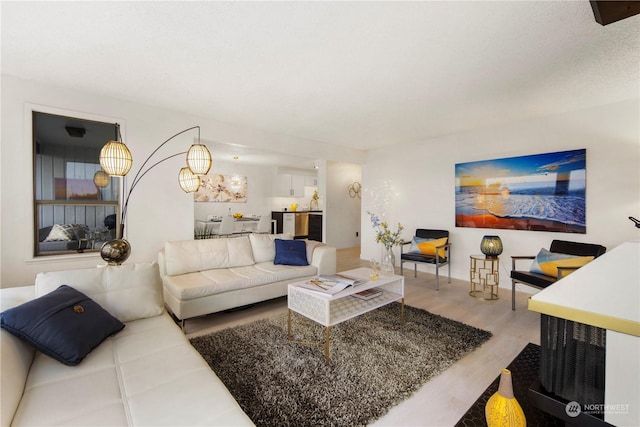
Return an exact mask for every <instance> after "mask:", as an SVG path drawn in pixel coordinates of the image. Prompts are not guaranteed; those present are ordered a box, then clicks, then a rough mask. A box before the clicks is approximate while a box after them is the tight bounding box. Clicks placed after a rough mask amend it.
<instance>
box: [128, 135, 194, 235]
mask: <svg viewBox="0 0 640 427" xmlns="http://www.w3.org/2000/svg"><path fill="white" fill-rule="evenodd" d="M193 129H198V143H199V142H200V126H193V127H190V128H188V129H185V130H182V131H180V132H178V133H176V134H175V135H172V136H171V137H169V138H167V139H166V140H165V141H164V142H162V143H161V144H160V145H158V147H156V149H155V150H153V151H152V152H151V154H149V156H148V157H147V158H146V159H145V161H144V162H143V163H142V166H140V169H138V172H137V173H136V175H135V176H134V177H133V181H132V182H131V187H129V191H128V192H127V193H126V197H123V199H124V205H123V206H122V214H121V216H120V233H119V237H118V238H120V239H121V238H123V237H124V226H125V220H126V218H127V209H128V206H129V199H130V198H131V193H132V192H133V189H134V188H136V186H137V185H138V183H139V182H140V180H141V179H142V177H144V176H145V175H146V174H147V173H148V172H149V171H150V170H151V169H153V168H154V167H156V166H158V165H159V164H160V163H162V162H164V161H166V160H169V159H171V158H173V157H177V156H180V155H182V154H186V153H187V151H183V152H181V153H176V154H173V155H171V156H168V157H165V158H164V159H162V160H159V161H157V162H155V163H154V164H152V165H151V166H149V167H147V168H146V169H145V166H146V165H147V163H149V161H150V160H151V158H152V157H153V156H154V154H156V153H157V152H158V150H160V149H161V148H162V147H163V146H164V145H165V144H167V143H168V142H169V141H171V140H172V139H173V138H175V137H177V136H179V135H182V134H183V133H185V132H189V131H190V130H193ZM118 132H119V129H118ZM122 194H123V196H124V195H125V189H124V185H123V189H122Z"/></svg>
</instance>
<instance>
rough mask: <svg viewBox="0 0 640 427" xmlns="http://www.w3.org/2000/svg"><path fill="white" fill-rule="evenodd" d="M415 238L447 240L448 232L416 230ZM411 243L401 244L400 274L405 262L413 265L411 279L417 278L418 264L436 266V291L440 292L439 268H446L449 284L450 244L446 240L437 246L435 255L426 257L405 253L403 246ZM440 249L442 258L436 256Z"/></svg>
mask: <svg viewBox="0 0 640 427" xmlns="http://www.w3.org/2000/svg"><path fill="white" fill-rule="evenodd" d="M415 237H421V238H424V239H441V238H443V237H446V238H447V239H448V238H449V232H448V231H447V230H432V229H426V228H418V229H416V233H415ZM410 244H411V242H402V244H401V245H400V274H401V275H403V274H404V269H403V264H404V263H405V262H412V263H413V277H418V263H425V264H433V265H435V266H436V291H437V290H440V283H439V277H440V271H439V270H440V267H443V266H445V265H446V266H447V269H448V273H449V274H448V283H451V243H449V241H448V240H447V243H446V244H444V245H442V246H438V247H437V248H436V254H435V255H426V254H418V253H405V252H404V246H405V245H410ZM440 249H442V250H444V257H441V256H439V255H438V253H439V252H440Z"/></svg>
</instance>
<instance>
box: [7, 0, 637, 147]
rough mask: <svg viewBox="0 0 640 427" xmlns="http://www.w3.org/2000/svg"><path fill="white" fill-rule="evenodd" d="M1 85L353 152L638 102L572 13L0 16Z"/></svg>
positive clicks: (109, 6) (548, 8) (71, 8)
mask: <svg viewBox="0 0 640 427" xmlns="http://www.w3.org/2000/svg"><path fill="white" fill-rule="evenodd" d="M1 8H2V9H1V12H2V72H3V73H4V74H9V75H14V76H19V77H22V78H26V79H30V80H36V81H40V82H44V83H48V84H55V85H60V86H68V87H70V88H74V89H77V90H81V91H87V92H93V93H97V94H100V95H106V96H111V97H115V98H120V99H125V100H131V101H135V102H140V103H144V104H148V105H152V106H158V107H164V108H169V109H172V110H177V111H183V112H187V113H191V114H195V115H198V116H204V117H210V118H212V119H216V120H219V121H222V122H227V123H232V124H237V125H241V126H246V127H250V128H254V129H260V130H266V131H271V132H277V133H281V134H286V135H290V136H295V137H301V138H306V139H310V140H316V141H323V142H326V143H329V144H336V145H344V146H349V147H352V148H357V149H367V148H373V147H380V146H389V145H393V144H397V143H405V142H416V141H422V140H426V139H429V138H432V137H436V136H440V135H446V134H451V133H456V132H464V131H469V130H473V129H477V128H482V127H487V126H491V125H496V124H500V123H504V122H510V121H517V120H522V119H526V118H529V117H535V116H544V115H549V114H556V113H561V112H565V111H572V110H577V109H581V108H587V107H591V106H595V105H603V104H607V103H612V102H617V101H620V100H624V99H629V98H638V96H639V81H640V16H634V17H631V18H628V19H625V20H623V21H619V22H617V23H614V24H611V25H607V26H605V27H603V26H601V25H599V24H597V23H596V22H595V20H594V17H593V12H592V10H591V7H590V5H589V2H588V1H586V0H585V1H563V2H558V1H549V2H543V1H534V2H522V1H517V2H257V3H253V2H252V3H249V2H38V3H31V2H6V1H3V2H2V3H1Z"/></svg>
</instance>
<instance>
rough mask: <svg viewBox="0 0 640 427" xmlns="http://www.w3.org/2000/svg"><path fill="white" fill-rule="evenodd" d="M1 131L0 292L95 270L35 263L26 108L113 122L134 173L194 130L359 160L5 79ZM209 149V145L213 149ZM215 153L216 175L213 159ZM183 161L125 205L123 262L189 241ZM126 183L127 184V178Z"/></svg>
mask: <svg viewBox="0 0 640 427" xmlns="http://www.w3.org/2000/svg"><path fill="white" fill-rule="evenodd" d="M1 86H2V93H1V99H2V101H1V102H2V104H1V106H2V111H1V119H2V130H1V137H2V140H1V145H0V161H1V168H0V179H1V182H0V185H1V188H0V189H1V191H0V199H1V202H2V203H1V224H0V233H1V234H0V235H1V245H0V287H12V286H20V285H28V284H32V283H33V282H34V278H35V275H36V273H37V272H40V271H53V270H62V269H69V268H88V267H95V266H96V265H97V264H101V263H102V259H100V258H99V256H98V255H97V254H82V255H73V256H56V257H41V258H39V259H35V260H34V259H33V256H32V250H33V249H32V244H33V243H32V242H33V194H32V193H33V177H32V166H31V165H32V158H31V156H32V149H31V146H32V141H31V129H30V127H29V123H28V122H30V119H29V118H28V117H29V116H28V115H25V106H26V104H28V103H31V104H37V105H44V106H49V107H55V108H58V109H63V110H68V111H71V112H78V113H82V114H83V115H97V116H106V117H112V118H114V119H116V120H118V122H119V123H120V124H121V125H122V130H123V138H124V141H125V142H126V143H127V145H128V147H129V149H130V150H131V152H132V154H133V158H134V166H133V171H132V172H131V173H134V172H136V171H137V170H138V168H139V167H140V165H141V162H142V161H143V159H144V158H146V157H147V156H148V155H149V153H151V151H152V150H153V149H155V148H156V146H158V145H159V144H160V143H161V142H162V141H164V140H165V139H167V138H168V137H170V136H171V135H173V134H175V133H177V132H179V131H181V130H183V129H186V128H189V127H191V126H194V125H200V126H201V128H202V129H201V137H202V140H203V143H205V144H207V145H210V143H212V142H216V141H217V142H224V143H233V144H240V145H246V146H251V147H255V148H259V149H263V150H268V151H270V152H276V153H285V154H290V155H299V156H305V157H313V158H318V159H332V160H337V159H342V160H344V161H348V162H353V163H361V162H362V161H363V159H364V156H363V153H362V152H359V151H357V150H351V149H341V148H339V147H335V146H329V145H328V144H323V143H319V142H317V141H308V140H304V139H300V138H295V137H291V136H287V135H278V134H273V133H267V132H260V131H257V130H254V129H247V128H240V127H238V126H234V125H230V124H227V123H222V122H219V121H216V120H213V119H205V118H202V117H194V116H190V115H186V114H182V113H178V112H175V111H168V110H163V109H159V108H154V107H150V106H144V105H140V104H134V103H130V102H124V101H120V100H117V99H112V98H106V97H102V96H99V95H96V94H89V93H82V92H76V91H71V90H68V89H63V88H58V87H53V86H48V85H42V84H37V83H33V82H28V81H25V80H22V79H18V78H15V77H11V76H6V75H2V80H1ZM194 136H195V132H194V133H193V134H191V133H187V134H185V135H182V136H180V137H178V138H176V139H175V140H173V141H171V142H170V143H169V144H168V145H167V146H166V148H167V151H166V155H170V154H173V153H176V152H179V151H180V150H181V149H185V150H186V148H188V146H189V145H190V144H191V143H192V141H193V137H194ZM210 146H211V145H210ZM212 151H213V153H212V154H213V157H214V170H215V167H216V166H215V161H216V158H215V156H216V153H215V150H212ZM183 163H184V159H180V158H174V159H172V160H169V161H167V162H165V163H163V164H162V165H160V166H158V167H157V168H155V169H154V170H153V171H152V172H150V173H149V174H148V175H146V176H145V178H144V179H143V180H142V181H140V184H139V186H138V187H136V189H135V191H134V193H133V196H132V198H131V202H130V205H129V213H128V219H127V224H126V226H127V229H126V237H127V239H128V240H129V241H130V242H131V245H132V248H133V251H132V255H131V257H130V258H129V261H127V262H149V261H153V260H155V259H156V254H157V252H158V250H159V249H160V248H162V246H163V243H164V242H165V241H166V240H171V239H191V238H193V221H194V202H193V195H191V194H186V193H184V192H183V191H182V190H181V189H180V187H179V186H178V185H177V174H178V170H179V169H180V167H182V165H183ZM129 179H131V178H129Z"/></svg>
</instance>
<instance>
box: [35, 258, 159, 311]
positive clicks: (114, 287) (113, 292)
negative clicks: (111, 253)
mask: <svg viewBox="0 0 640 427" xmlns="http://www.w3.org/2000/svg"><path fill="white" fill-rule="evenodd" d="M35 285H36V297H41V296H43V295H45V294H48V293H49V292H52V291H54V290H56V289H57V288H58V287H59V286H60V285H69V286H71V287H72V288H74V289H77V290H78V291H80V292H82V293H83V294H85V295H87V296H88V297H89V298H91V299H92V300H94V301H95V302H97V303H98V304H100V306H101V307H102V308H104V309H105V310H107V311H108V312H109V313H111V314H112V315H113V316H115V317H116V318H117V319H118V320H120V321H121V322H130V321H132V320H136V319H144V318H147V317H153V316H158V315H160V314H162V313H163V311H164V299H163V296H162V280H161V279H160V273H159V271H158V264H157V263H155V262H154V263H145V264H125V265H121V266H105V267H99V268H87V269H81V270H64V271H51V272H46V273H38V275H37V276H36V283H35Z"/></svg>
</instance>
